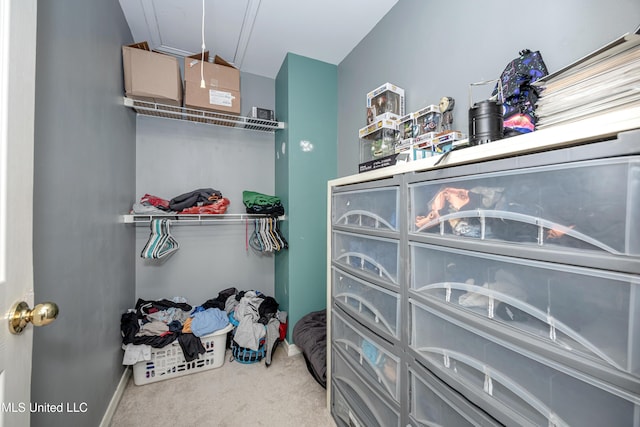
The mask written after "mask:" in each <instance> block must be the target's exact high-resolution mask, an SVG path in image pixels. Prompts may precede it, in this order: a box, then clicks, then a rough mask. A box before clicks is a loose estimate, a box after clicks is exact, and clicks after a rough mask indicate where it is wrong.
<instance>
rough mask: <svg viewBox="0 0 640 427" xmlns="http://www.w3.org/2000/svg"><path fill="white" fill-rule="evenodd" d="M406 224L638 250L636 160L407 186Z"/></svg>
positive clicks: (639, 179)
mask: <svg viewBox="0 0 640 427" xmlns="http://www.w3.org/2000/svg"><path fill="white" fill-rule="evenodd" d="M409 191H410V200H411V216H410V229H411V232H413V233H436V234H440V235H447V236H449V235H450V236H459V237H463V238H476V239H495V240H500V241H507V242H517V243H522V244H531V245H540V246H544V245H554V246H559V247H563V248H581V249H589V250H593V251H601V252H605V253H609V254H613V255H634V256H638V255H640V239H638V238H637V236H638V234H639V233H640V225H639V224H640V157H638V156H633V157H626V158H615V157H613V158H608V159H602V160H588V161H581V162H573V163H564V164H559V165H552V166H541V167H531V168H522V169H516V170H509V171H503V172H494V173H486V174H482V175H469V176H465V177H459V178H446V179H440V180H429V181H426V182H420V183H415V184H411V185H410V187H409Z"/></svg>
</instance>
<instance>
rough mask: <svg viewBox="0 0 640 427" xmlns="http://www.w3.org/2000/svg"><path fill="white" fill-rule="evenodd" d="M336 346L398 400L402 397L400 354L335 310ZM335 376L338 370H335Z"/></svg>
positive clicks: (334, 336) (334, 334)
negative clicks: (388, 348) (386, 347)
mask: <svg viewBox="0 0 640 427" xmlns="http://www.w3.org/2000/svg"><path fill="white" fill-rule="evenodd" d="M332 318H333V321H332V323H333V338H332V339H333V341H334V344H333V345H334V346H335V347H337V348H340V349H341V350H342V351H344V353H345V355H347V356H348V357H349V359H350V360H351V362H352V363H353V364H355V365H360V366H361V367H362V371H363V373H365V374H366V375H367V377H368V378H369V380H370V381H371V382H372V383H374V384H378V385H379V388H380V389H381V390H383V391H384V392H385V393H387V394H388V395H389V396H390V397H392V398H393V399H395V400H396V401H399V400H400V381H399V378H400V360H399V358H398V356H396V355H394V354H393V353H391V352H390V351H389V350H387V349H385V348H384V347H383V346H382V344H381V343H380V341H379V339H377V338H376V339H374V338H373V336H372V334H371V332H364V330H360V328H355V327H354V326H352V325H349V323H347V321H346V320H345V319H344V318H343V317H342V316H341V315H339V314H338V312H337V310H334V312H333V316H332ZM334 375H335V373H334Z"/></svg>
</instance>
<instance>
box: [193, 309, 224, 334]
mask: <svg viewBox="0 0 640 427" xmlns="http://www.w3.org/2000/svg"><path fill="white" fill-rule="evenodd" d="M191 317H192V318H193V320H192V321H191V332H192V333H193V335H195V336H197V337H202V336H205V335H209V334H211V333H213V332H215V331H218V330H220V329H222V328H224V327H225V326H227V325H228V324H229V318H228V317H227V313H226V312H224V311H222V310H220V309H219V308H208V309H206V310H204V311H198V312H196V313H193V314H192V315H191Z"/></svg>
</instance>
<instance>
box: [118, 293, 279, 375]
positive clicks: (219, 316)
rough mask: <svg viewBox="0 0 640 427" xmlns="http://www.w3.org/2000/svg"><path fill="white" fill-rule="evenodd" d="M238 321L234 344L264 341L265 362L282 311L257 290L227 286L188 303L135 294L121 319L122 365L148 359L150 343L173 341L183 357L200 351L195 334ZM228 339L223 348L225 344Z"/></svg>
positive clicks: (159, 345)
mask: <svg viewBox="0 0 640 427" xmlns="http://www.w3.org/2000/svg"><path fill="white" fill-rule="evenodd" d="M230 318H232V319H234V324H236V323H237V326H236V327H235V331H234V334H233V340H235V341H236V343H237V345H240V346H242V347H246V348H249V349H253V350H257V349H258V348H259V346H260V342H261V341H262V343H264V344H263V345H265V346H266V350H267V351H266V359H265V363H266V364H267V366H269V365H270V364H271V354H272V351H273V350H274V349H275V347H276V345H277V343H279V342H280V341H282V340H283V339H284V335H285V334H286V326H287V323H286V322H287V313H286V312H281V311H279V310H278V302H277V301H276V300H275V299H274V298H273V297H269V296H266V295H264V294H263V293H261V292H260V291H254V290H251V291H240V292H239V291H238V290H237V289H236V288H233V287H232V288H228V289H225V290H223V291H221V292H219V293H218V296H217V297H215V298H212V299H209V300H207V301H205V302H204V303H203V304H201V305H198V306H196V307H192V306H191V305H190V304H188V303H187V300H186V299H185V298H182V297H175V298H173V299H171V300H169V299H162V300H156V301H147V300H143V299H138V301H137V302H136V305H135V309H130V310H128V311H127V312H126V313H124V314H123V315H122V317H121V319H120V331H121V334H122V348H123V349H124V350H125V353H124V358H123V362H122V363H123V364H124V365H133V364H135V363H138V362H141V361H146V360H151V348H162V347H164V346H166V345H169V344H171V343H173V342H174V341H176V340H177V341H178V343H179V344H180V348H181V349H182V352H183V354H184V358H185V360H186V361H187V362H190V361H192V360H195V359H198V357H199V355H200V354H203V353H205V348H204V346H203V345H202V341H201V340H200V337H203V336H205V335H209V334H212V333H214V332H216V331H218V330H221V329H224V328H225V327H227V326H228V325H229V323H230V322H229V319H230ZM229 344H230V342H229V340H228V342H227V347H230V345H229Z"/></svg>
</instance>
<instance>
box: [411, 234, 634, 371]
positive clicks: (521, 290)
mask: <svg viewBox="0 0 640 427" xmlns="http://www.w3.org/2000/svg"><path fill="white" fill-rule="evenodd" d="M410 247H411V266H412V267H411V269H412V271H411V289H412V292H415V293H418V294H420V295H422V296H424V297H426V298H429V299H436V300H439V301H443V302H446V303H447V304H450V305H451V306H452V307H455V308H456V309H459V310H463V311H466V312H470V313H476V314H478V315H480V316H482V317H484V318H485V319H490V320H491V321H495V322H499V323H502V324H505V325H508V326H510V327H511V328H514V329H516V330H517V331H518V332H521V333H525V334H527V335H529V336H532V337H535V339H536V340H538V341H542V342H545V343H548V344H551V345H552V346H554V347H556V348H558V349H560V350H561V351H563V352H566V353H567V354H582V355H583V356H584V358H586V359H591V360H597V361H598V363H600V364H602V365H605V366H606V367H610V368H615V369H617V370H620V371H623V372H627V373H629V374H632V375H634V376H635V377H638V378H640V366H638V360H639V359H640V357H639V356H638V354H639V352H640V348H639V346H638V344H637V343H638V342H640V319H638V317H637V316H638V313H639V312H640V300H639V299H638V297H637V296H638V295H639V292H640V278H638V277H637V276H632V275H626V274H621V273H614V272H610V271H602V270H596V269H588V268H581V267H574V266H567V265H562V264H556V263H548V262H538V261H531V260H526V259H520V258H511V257H504V256H498V255H490V254H481V253H474V252H468V251H464V250H458V249H453V248H444V247H438V246H432V245H424V244H419V243H410Z"/></svg>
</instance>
